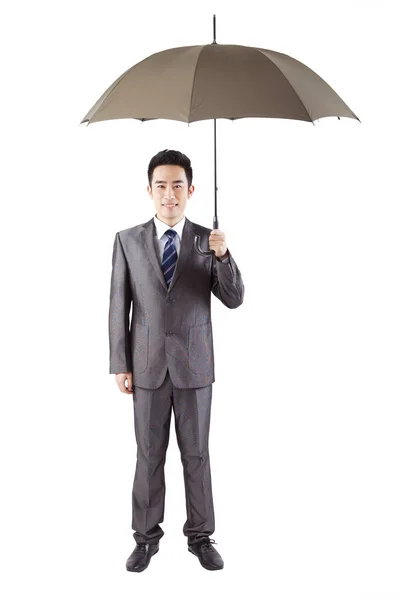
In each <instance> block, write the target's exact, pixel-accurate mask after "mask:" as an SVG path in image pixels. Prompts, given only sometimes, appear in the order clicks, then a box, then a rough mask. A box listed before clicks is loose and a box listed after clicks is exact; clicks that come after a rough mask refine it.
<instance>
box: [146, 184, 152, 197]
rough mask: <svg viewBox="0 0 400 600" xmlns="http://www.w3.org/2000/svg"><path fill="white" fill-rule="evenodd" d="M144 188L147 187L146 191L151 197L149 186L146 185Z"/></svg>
mask: <svg viewBox="0 0 400 600" xmlns="http://www.w3.org/2000/svg"><path fill="white" fill-rule="evenodd" d="M146 189H147V193H148V194H149V196H150V198H151V193H152V192H151V187H150V186H149V185H148V186H147V188H146Z"/></svg>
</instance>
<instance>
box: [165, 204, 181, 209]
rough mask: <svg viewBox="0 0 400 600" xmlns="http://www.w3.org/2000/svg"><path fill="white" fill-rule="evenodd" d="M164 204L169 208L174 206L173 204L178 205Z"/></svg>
mask: <svg viewBox="0 0 400 600" xmlns="http://www.w3.org/2000/svg"><path fill="white" fill-rule="evenodd" d="M163 206H166V207H167V208H172V207H173V206H178V205H177V204H163Z"/></svg>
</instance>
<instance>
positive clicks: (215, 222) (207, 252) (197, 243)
mask: <svg viewBox="0 0 400 600" xmlns="http://www.w3.org/2000/svg"><path fill="white" fill-rule="evenodd" d="M213 229H218V217H217V216H214V218H213ZM194 248H195V250H196V252H197V253H198V254H200V255H201V256H211V255H212V254H215V251H214V250H202V249H201V248H200V236H199V235H195V236H194Z"/></svg>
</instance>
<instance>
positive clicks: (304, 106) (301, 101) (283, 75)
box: [257, 48, 315, 127]
mask: <svg viewBox="0 0 400 600" xmlns="http://www.w3.org/2000/svg"><path fill="white" fill-rule="evenodd" d="M257 50H258V52H260V49H259V48H257ZM261 54H262V55H263V56H265V58H267V59H268V60H270V61H271V62H272V63H273V65H274V66H275V67H276V68H277V69H278V71H279V73H281V75H282V77H284V78H285V79H286V81H287V82H288V84H289V85H290V87H291V88H292V90H293V91H294V93H295V94H296V96H297V97H298V99H299V101H300V103H301V105H302V106H303V108H304V110H305V111H306V113H307V114H308V116H309V117H310V121H311V123H312V124H313V125H314V127H315V123H314V121H313V120H312V118H311V115H310V113H309V112H308V110H307V108H306V105H305V104H304V102H303V100H302V99H301V98H300V96H299V94H298V93H297V92H296V90H295V89H294V87H293V86H292V84H291V82H290V81H289V79H288V78H287V77H286V75H285V74H284V73H283V72H282V71H281V69H280V68H279V67H278V65H277V64H276V63H275V62H274V61H273V60H272V58H269V56H266V55H265V54H264V52H261Z"/></svg>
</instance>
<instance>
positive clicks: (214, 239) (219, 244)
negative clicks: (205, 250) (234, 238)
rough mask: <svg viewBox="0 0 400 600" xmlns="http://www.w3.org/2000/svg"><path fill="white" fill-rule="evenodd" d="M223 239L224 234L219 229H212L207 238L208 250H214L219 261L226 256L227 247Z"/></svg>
mask: <svg viewBox="0 0 400 600" xmlns="http://www.w3.org/2000/svg"><path fill="white" fill-rule="evenodd" d="M225 238H226V236H225V233H224V232H223V231H221V230H220V229H213V230H212V231H211V233H210V237H209V238H208V243H209V246H210V250H214V252H215V256H217V257H218V258H221V259H223V258H226V257H227V256H228V247H227V245H226V239H225Z"/></svg>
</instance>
